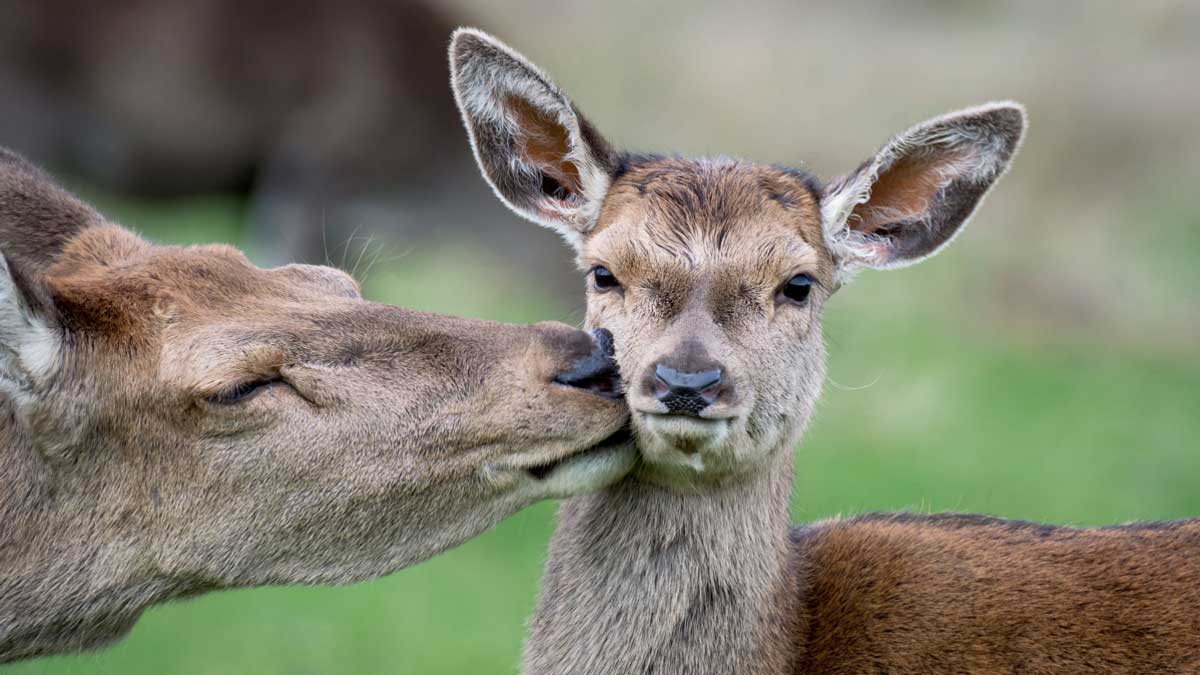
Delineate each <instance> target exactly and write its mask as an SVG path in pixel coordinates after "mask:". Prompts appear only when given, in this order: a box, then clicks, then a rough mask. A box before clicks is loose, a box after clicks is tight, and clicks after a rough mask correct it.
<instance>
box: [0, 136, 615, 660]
mask: <svg viewBox="0 0 1200 675" xmlns="http://www.w3.org/2000/svg"><path fill="white" fill-rule="evenodd" d="M0 253H2V255H0V348H2V349H0V407H2V417H0V437H2V438H3V446H4V449H3V452H2V453H0V663H3V662H7V661H14V660H17V659H22V658H28V657H33V656H38V655H42V654H51V653H56V652H63V651H69V650H76V649H84V648H91V647H97V646H100V645H103V644H106V643H109V642H111V641H113V640H116V639H118V638H120V637H121V636H123V635H124V634H125V633H127V632H128V631H129V630H130V629H131V628H132V626H133V624H134V623H135V622H136V621H137V619H138V617H139V616H140V615H141V613H142V611H143V610H144V609H145V608H146V607H148V606H150V605H152V604H155V603H159V602H163V601H166V600H169V599H172V598H179V597H187V596H194V595H197V594H199V593H205V592H208V591H213V590H217V589H226V588H239V587H247V586H257V585H263V584H290V583H303V584H314V583H337V584H340V583H348V582H352V581H357V580H361V579H367V578H371V577H376V576H379V575H383V574H387V573H389V572H391V571H393V570H396V569H398V568H401V567H404V566H406V565H411V564H414V563H416V562H419V561H421V560H424V559H426V558H428V557H430V556H432V555H434V554H436V553H438V552H440V551H442V550H444V549H446V548H449V547H451V546H455V545H457V544H459V543H461V542H462V541H464V540H466V539H468V538H470V537H472V536H474V535H476V534H478V533H479V532H481V531H483V530H485V529H487V528H488V527H490V526H492V525H494V524H495V523H497V522H499V521H500V520H501V519H502V518H504V517H506V516H508V515H510V514H512V513H514V512H515V511H517V510H518V509H520V508H523V507H524V506H526V505H528V504H531V503H533V502H535V501H538V500H540V499H544V498H548V497H562V496H567V495H574V494H579V493H580V492H582V491H586V490H594V489H596V488H598V487H601V486H603V485H605V484H607V483H609V482H611V481H613V480H616V479H617V478H619V477H620V476H622V475H624V473H625V472H627V471H628V470H629V469H630V468H631V466H632V463H633V461H634V456H633V455H634V451H633V449H632V448H631V447H630V446H629V445H628V444H622V443H621V442H619V441H620V437H621V435H620V433H619V432H620V430H621V429H622V428H623V426H624V423H625V421H626V418H627V414H626V410H625V406H624V404H623V403H622V402H621V401H619V400H618V398H619V397H617V396H616V394H615V392H614V388H615V386H616V384H617V383H616V371H615V369H614V367H613V364H612V361H611V344H612V343H611V340H610V339H609V338H608V336H607V335H606V334H605V333H603V332H600V333H597V334H596V335H595V338H594V339H593V337H591V336H589V335H588V334H587V333H584V332H582V331H578V330H574V329H571V328H568V327H567V326H563V325H561V324H551V323H544V324H537V325H534V326H516V325H505V324H498V323H491V322H487V321H473V320H466V319H456V318H451V317H444V316H436V315H431V314H423V313H419V312H412V311H408V310H404V309H400V308H397V307H391V306H388V305H382V304H378V303H374V302H367V301H366V300H363V298H362V297H361V296H360V295H359V289H358V285H357V283H356V282H355V281H354V280H353V279H351V278H350V277H349V276H347V275H346V274H344V273H342V272H340V271H338V270H334V269H330V268H326V267H315V266H309V265H288V266H286V267H280V268H276V269H259V268H257V267H254V266H252V265H251V264H250V263H249V262H247V260H246V258H245V257H244V256H243V255H242V254H241V253H240V252H239V251H237V250H236V249H233V248H231V247H228V246H219V245H218V246H195V247H186V248H185V247H177V246H156V245H154V244H151V243H149V242H147V241H145V240H143V239H141V238H140V237H138V236H137V235H135V234H133V233H132V232H129V231H128V230H125V229H123V228H121V227H119V226H117V225H115V224H113V223H111V222H108V221H106V220H105V219H104V218H103V217H102V216H100V215H99V214H98V213H96V212H95V211H94V210H92V209H91V208H90V207H89V206H87V205H85V204H83V203H81V202H80V201H78V200H76V199H75V198H74V197H72V196H71V195H69V194H67V193H66V192H65V191H63V190H62V189H60V188H59V187H58V186H56V185H55V184H54V183H53V182H52V181H51V180H50V179H49V178H48V177H47V176H45V175H44V174H43V173H41V172H40V171H38V170H37V169H35V168H34V167H32V166H31V165H30V164H28V163H26V162H25V161H24V160H22V159H21V158H19V157H18V156H16V155H14V154H11V153H9V152H8V151H6V150H3V149H0ZM614 434H616V438H611V439H610V438H609V437H610V436H612V435H614ZM606 439H609V440H610V443H608V444H605V443H604V441H605V440H606Z"/></svg>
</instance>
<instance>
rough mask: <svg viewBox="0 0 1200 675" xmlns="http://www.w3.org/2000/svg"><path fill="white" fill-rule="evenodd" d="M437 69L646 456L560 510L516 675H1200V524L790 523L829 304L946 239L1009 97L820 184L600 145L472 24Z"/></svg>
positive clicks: (940, 121)
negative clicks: (566, 292)
mask: <svg viewBox="0 0 1200 675" xmlns="http://www.w3.org/2000/svg"><path fill="white" fill-rule="evenodd" d="M450 58H451V67H452V76H453V85H454V91H455V95H456V98H457V101H458V104H459V107H460V109H461V111H462V114H463V118H464V120H465V122H466V126H467V130H468V132H469V135H470V137H471V142H472V146H473V148H474V150H475V155H476V158H477V159H478V161H479V163H480V165H481V167H482V170H483V173H484V175H485V176H486V178H487V180H488V181H489V182H490V183H491V185H492V186H493V187H494V188H495V191H496V193H497V195H498V196H499V197H500V198H501V199H502V200H503V201H504V202H505V203H506V204H508V205H509V206H510V207H511V208H512V209H513V210H515V211H516V212H517V213H519V214H521V215H523V216H525V217H527V218H529V219H531V220H534V221H535V222H538V223H541V224H543V225H547V226H549V227H551V228H553V229H555V230H558V231H559V232H560V233H561V234H563V235H564V236H565V237H566V238H567V240H568V241H569V242H571V244H572V245H573V246H574V247H575V250H576V253H577V254H578V260H579V262H580V264H581V266H582V267H583V268H584V269H586V270H588V277H589V282H588V304H587V322H588V324H589V325H590V326H603V327H605V328H608V329H610V330H611V331H612V332H613V335H614V336H615V339H616V344H617V362H618V364H619V365H620V368H621V372H622V376H623V379H624V381H625V382H626V388H627V391H626V398H627V400H628V402H629V405H630V408H631V410H632V420H633V429H634V431H635V435H636V438H637V441H638V444H639V447H640V450H641V460H640V463H639V465H638V467H637V468H636V469H635V470H634V472H633V473H632V474H631V475H630V476H629V477H628V478H626V479H625V480H623V481H621V482H619V483H617V484H615V485H613V486H611V487H609V488H607V489H606V490H603V491H601V492H599V493H597V494H594V495H590V496H584V497H577V498H574V499H571V500H569V501H567V502H566V503H565V504H564V505H563V507H562V509H561V511H560V513H559V526H558V530H557V532H556V533H555V536H554V540H553V542H552V544H551V550H550V557H549V560H548V562H547V563H546V572H545V577H544V580H543V588H542V592H541V597H540V600H539V603H538V608H537V613H536V615H535V616H534V618H533V621H532V624H531V635H530V639H529V642H528V645H527V647H526V652H525V672H526V673H528V674H529V675H543V674H546V675H549V674H555V675H560V674H563V673H570V674H571V675H591V674H599V673H611V674H620V675H629V674H631V673H643V674H649V673H656V674H666V673H688V674H690V675H698V674H703V673H712V674H721V675H727V674H729V673H739V674H741V673H745V674H749V673H764V674H784V673H867V672H871V673H885V672H886V673H911V674H917V673H921V674H929V673H1018V672H1019V673H1030V674H1032V673H1096V672H1106V673H1118V672H1119V673H1146V672H1171V673H1181V672H1197V670H1198V669H1200V556H1198V555H1197V552H1198V551H1200V521H1188V522H1180V523H1170V524H1155V525H1134V526H1127V527H1115V528H1102V529H1090V530H1076V529H1068V528H1055V527H1048V526H1041V525H1034V524H1028V523H1017V522H1010V521H1003V520H998V519H993V518H985V517H979V516H957V515H931V516H919V515H908V514H904V515H876V516H866V517H861V518H853V519H848V520H832V521H826V522H822V523H816V524H813V525H809V526H802V527H799V528H795V529H793V528H791V527H790V525H789V522H788V514H789V502H790V497H791V492H792V456H791V449H792V448H793V447H794V445H795V443H796V442H797V440H798V439H799V437H800V435H801V433H802V431H803V430H804V427H805V425H806V423H807V421H808V419H809V417H810V415H811V413H812V410H813V405H814V402H815V401H816V399H817V396H818V394H819V392H820V390H821V386H822V380H823V378H824V369H825V366H824V363H825V351H824V346H823V344H822V339H821V329H820V322H819V318H820V313H821V309H822V307H823V306H824V304H825V303H826V302H827V301H828V300H829V298H830V296H831V295H832V294H833V293H834V291H836V290H837V289H838V288H839V287H841V286H842V285H843V284H844V283H845V282H846V281H847V280H848V279H850V278H851V277H852V276H853V275H854V274H855V273H856V272H857V271H859V270H861V269H863V268H877V269H889V268H894V267H901V266H904V265H908V264H911V263H914V262H916V261H918V260H921V259H923V258H925V257H927V256H929V255H932V254H933V253H935V252H937V251H938V250H939V249H941V248H942V247H943V246H945V245H946V244H947V243H948V242H949V241H950V240H951V239H952V238H953V237H954V236H955V235H956V234H957V233H958V232H959V231H960V230H961V228H962V226H963V224H964V223H965V222H966V220H967V219H968V217H969V216H970V215H971V213H972V212H973V211H974V210H975V208H976V207H977V206H978V204H979V202H980V201H981V200H982V199H983V197H984V196H985V195H986V193H987V191H988V189H989V188H990V187H991V185H992V184H993V183H994V182H995V181H996V180H997V179H998V178H999V177H1000V176H1001V175H1002V174H1003V173H1004V171H1005V169H1006V168H1007V167H1008V164H1009V162H1010V160H1011V159H1012V156H1013V153H1014V152H1015V151H1016V149H1017V145H1018V143H1019V141H1020V138H1021V134H1022V131H1023V129H1024V126H1025V115H1024V112H1023V111H1022V109H1021V107H1020V106H1018V105H1016V104H1014V103H993V104H989V105H985V106H981V107H978V108H972V109H968V110H963V111H960V112H956V113H952V114H950V115H946V116H944V117H939V118H936V119H933V120H930V121H928V122H925V123H923V124H920V125H917V126H916V127H913V128H912V129H909V130H908V131H905V132H904V133H902V134H900V135H898V136H896V137H895V138H893V139H892V140H891V141H889V142H888V143H887V144H886V145H884V146H883V148H882V149H881V150H880V151H879V152H878V153H877V154H876V155H875V156H874V157H871V158H870V159H868V160H867V161H866V162H864V163H863V164H862V165H861V166H860V167H859V168H858V169H856V170H855V171H853V172H851V173H850V174H848V175H847V176H845V177H843V178H840V179H838V180H836V181H834V182H833V183H831V184H829V185H825V186H822V185H821V184H820V183H819V182H818V181H817V180H816V179H815V178H813V177H812V176H810V175H808V174H807V173H805V172H803V171H798V170H793V169H781V168H776V167H770V166H762V165H757V164H752V163H747V162H741V161H736V160H730V159H723V158H721V159H679V158H664V157H654V156H639V155H629V154H619V153H616V152H614V151H613V150H612V149H611V147H610V146H609V145H608V144H607V143H606V142H605V140H604V139H603V138H602V137H601V136H600V134H599V133H597V132H596V130H595V128H594V127H592V125H591V124H589V123H588V122H587V120H585V119H584V118H583V116H582V115H580V113H579V112H578V110H577V109H576V108H575V106H574V105H573V104H572V103H571V102H570V100H568V99H567V98H566V96H565V95H564V94H563V93H562V92H561V91H559V89H558V88H557V87H555V85H554V84H552V83H551V81H550V80H549V79H548V78H547V77H546V76H545V75H544V74H543V73H542V72H541V71H539V70H537V69H536V68H535V67H534V66H532V65H531V64H530V63H528V62H527V61H526V60H525V59H524V58H522V57H521V56H520V55H519V54H517V53H516V52H514V51H512V50H511V49H509V48H508V47H506V46H505V45H503V44H501V43H500V42H498V41H496V40H495V39H493V38H491V37H490V36H487V35H485V34H483V33H480V32H478V31H473V30H460V31H459V32H458V33H456V34H455V37H454V40H453V42H452V44H451V47H450Z"/></svg>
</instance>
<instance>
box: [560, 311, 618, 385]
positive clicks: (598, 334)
mask: <svg viewBox="0 0 1200 675" xmlns="http://www.w3.org/2000/svg"><path fill="white" fill-rule="evenodd" d="M554 381H555V382H557V383H559V384H565V385H567V386H568V387H576V388H578V389H586V390H587V391H590V392H592V393H594V394H599V395H601V396H607V397H609V398H620V396H621V376H620V373H619V372H618V371H617V362H616V361H614V360H613V338H612V333H610V332H608V331H607V330H605V329H603V328H599V329H596V330H594V331H592V351H591V353H589V354H588V355H587V356H585V357H583V358H582V359H580V360H578V361H576V362H575V363H573V364H572V365H571V367H570V368H569V369H567V370H566V371H564V372H562V373H559V374H558V375H557V376H556V377H555V378H554Z"/></svg>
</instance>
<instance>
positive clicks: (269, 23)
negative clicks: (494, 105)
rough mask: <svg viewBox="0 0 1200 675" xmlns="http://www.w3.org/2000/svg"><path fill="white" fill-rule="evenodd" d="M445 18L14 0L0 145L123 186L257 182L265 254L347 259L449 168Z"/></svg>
mask: <svg viewBox="0 0 1200 675" xmlns="http://www.w3.org/2000/svg"><path fill="white" fill-rule="evenodd" d="M454 25H455V23H454V22H453V21H452V20H451V18H449V17H448V16H447V12H446V11H445V10H443V9H442V8H441V7H439V6H437V5H436V3H435V2H433V1H432V0H303V1H300V2H297V1H294V0H156V1H155V2H145V1H142V0H8V1H7V2H5V3H4V4H3V20H2V21H0V144H4V145H8V146H10V147H13V148H14V149H15V150H17V151H18V152H21V153H22V154H24V155H26V156H28V157H30V158H31V159H33V160H34V161H36V162H38V163H40V164H43V165H47V166H50V167H52V168H53V169H54V170H57V171H64V172H68V173H70V174H72V175H75V176H77V177H80V178H84V179H86V180H88V181H92V182H95V183H97V184H99V185H101V186H103V187H106V188H108V189H111V190H117V191H119V192H121V193H123V194H126V195H134V196H146V197H158V196H187V195H196V194H204V193H209V192H227V191H237V192H242V193H249V194H250V195H251V197H252V201H251V213H250V214H249V215H250V221H251V224H252V226H253V227H254V238H255V239H256V240H257V242H256V243H258V244H260V246H259V247H258V248H259V249H260V250H259V251H258V253H261V254H262V256H263V257H264V258H266V259H270V260H271V262H272V263H283V262H290V261H293V260H295V261H306V262H318V263H319V262H324V261H326V260H327V258H334V259H340V258H344V257H345V256H346V253H347V251H346V250H345V248H346V247H347V246H351V245H352V243H348V242H347V241H346V239H347V237H350V236H352V235H353V233H354V232H356V231H358V229H359V228H361V230H362V231H363V232H369V231H371V230H372V229H376V230H378V229H382V228H384V227H390V228H393V229H394V228H397V227H402V226H404V225H405V220H406V217H405V212H404V209H402V208H401V206H405V205H408V206H411V205H412V203H413V202H417V201H420V200H418V199H416V197H415V195H418V194H420V195H421V198H422V199H428V194H427V191H428V189H429V187H430V186H431V185H435V184H436V183H437V182H438V181H439V180H442V179H443V174H444V173H446V171H447V170H449V169H453V168H456V167H458V166H459V164H452V163H449V162H447V161H446V158H447V155H448V154H451V153H446V152H444V151H443V148H445V147H452V146H451V144H452V143H456V142H457V141H458V133H459V132H458V127H457V124H456V122H455V120H454V117H455V115H454V110H453V107H452V105H451V103H450V101H449V100H447V99H445V97H440V96H435V95H431V92H434V91H439V90H440V89H441V87H442V86H444V82H445V79H446V65H445V60H444V59H443V58H441V54H442V49H443V45H444V42H443V41H444V39H445V35H446V34H447V33H449V32H450V30H451V29H452V28H453V27H454ZM409 225H411V223H409ZM364 238H365V235H364Z"/></svg>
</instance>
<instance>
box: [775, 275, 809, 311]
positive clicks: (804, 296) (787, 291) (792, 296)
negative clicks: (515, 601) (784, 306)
mask: <svg viewBox="0 0 1200 675" xmlns="http://www.w3.org/2000/svg"><path fill="white" fill-rule="evenodd" d="M812 287H813V278H812V277H810V276H808V275H807V274H797V275H796V276H794V277H792V278H791V279H788V282H787V283H786V284H784V285H783V288H781V289H779V294H780V295H782V296H783V298H786V299H787V300H789V301H791V302H794V303H796V304H797V305H803V304H804V303H805V302H808V294H809V293H810V292H811V291H812Z"/></svg>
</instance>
